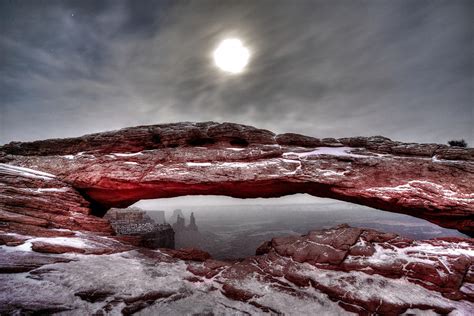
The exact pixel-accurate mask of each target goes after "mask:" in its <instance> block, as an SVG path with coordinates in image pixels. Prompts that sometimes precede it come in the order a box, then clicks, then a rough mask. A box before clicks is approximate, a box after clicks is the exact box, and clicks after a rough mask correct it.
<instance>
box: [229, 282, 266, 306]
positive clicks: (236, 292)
mask: <svg viewBox="0 0 474 316" xmlns="http://www.w3.org/2000/svg"><path fill="white" fill-rule="evenodd" d="M222 294H224V295H225V296H227V297H229V298H231V299H233V300H236V301H243V302H246V301H248V300H250V299H251V298H254V297H256V296H258V295H257V294H255V293H251V292H249V291H246V290H242V289H238V288H236V287H235V286H232V285H230V284H227V283H226V284H224V285H223V286H222Z"/></svg>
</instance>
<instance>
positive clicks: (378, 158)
mask: <svg viewBox="0 0 474 316" xmlns="http://www.w3.org/2000/svg"><path fill="white" fill-rule="evenodd" d="M0 162H1V163H2V165H1V166H0V173H1V178H2V180H1V181H2V182H3V184H4V185H2V186H0V207H1V214H2V215H1V217H0V220H2V221H5V222H11V223H20V224H22V225H24V224H26V225H36V226H38V227H56V228H61V227H76V228H78V229H86V230H96V231H107V230H108V228H107V224H106V222H103V221H101V220H100V219H99V218H97V217H93V216H90V214H91V213H94V214H95V215H101V214H102V213H103V212H104V211H105V210H106V209H107V208H109V207H124V206H128V205H131V204H133V203H134V202H136V201H138V200H140V199H148V198H164V197H174V196H180V195H193V194H213V195H228V196H233V197H239V198H255V197H276V196H282V195H288V194H294V193H308V194H311V195H314V196H320V197H329V198H334V199H339V200H344V201H349V202H354V203H358V204H362V205H367V206H371V207H375V208H378V209H381V210H386V211H391V212H398V213H404V214H409V215H412V216H415V217H419V218H424V219H426V220H429V221H431V222H433V223H436V224H438V225H440V226H443V227H448V228H456V229H458V230H460V231H462V232H465V233H467V234H470V235H473V233H474V220H473V215H474V149H472V148H467V149H464V148H451V147H448V146H445V145H437V144H407V143H401V142H395V141H392V140H390V139H388V138H385V137H381V136H375V137H354V138H342V139H332V138H325V139H318V138H313V137H308V136H303V135H298V134H280V135H275V134H274V133H272V132H270V131H267V130H262V129H257V128H254V127H251V126H245V125H239V124H233V123H222V124H220V123H215V122H204V123H176V124H163V125H152V126H139V127H133V128H126V129H122V130H118V131H113V132H104V133H98V134H90V135H85V136H82V137H77V138H67V139H51V140H44V141H36V142H29V143H15V142H13V143H10V144H7V145H4V146H2V147H0ZM17 167H23V168H28V169H32V170H26V171H25V170H23V171H22V169H18V168H17ZM35 170H36V171H41V172H47V173H49V174H50V175H47V176H44V175H41V173H36V176H33V177H32V176H31V175H30V176H28V175H27V174H28V173H33V175H35V172H36V171H35ZM25 174H26V176H25ZM41 177H43V178H41ZM48 178H49V180H48ZM52 183H54V184H52ZM55 188H56V189H57V190H52V189H55ZM48 189H50V190H48ZM35 190H36V191H35ZM18 201H22V202H18ZM61 203H62V204H63V205H62V206H61ZM52 205H53V206H54V207H52ZM51 209H54V211H51ZM73 223H74V225H76V226H74V225H73Z"/></svg>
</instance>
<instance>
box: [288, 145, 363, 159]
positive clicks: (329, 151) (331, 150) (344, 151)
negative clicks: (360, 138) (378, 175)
mask: <svg viewBox="0 0 474 316" xmlns="http://www.w3.org/2000/svg"><path fill="white" fill-rule="evenodd" d="M355 149H357V148H354V147H318V148H317V149H315V150H313V151H309V152H287V153H284V154H283V157H284V158H291V157H295V156H296V157H298V158H307V157H312V156H320V155H330V156H349V157H364V158H366V157H370V156H366V155H358V154H353V153H351V152H350V151H351V150H355Z"/></svg>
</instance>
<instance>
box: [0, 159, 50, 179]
mask: <svg viewBox="0 0 474 316" xmlns="http://www.w3.org/2000/svg"><path fill="white" fill-rule="evenodd" d="M0 170H3V171H4V172H6V173H7V174H17V175H21V176H24V177H27V178H36V179H43V180H51V179H53V178H55V177H56V176H55V175H53V174H50V173H46V172H43V171H39V170H33V169H29V168H24V167H19V166H13V165H7V164H4V163H0Z"/></svg>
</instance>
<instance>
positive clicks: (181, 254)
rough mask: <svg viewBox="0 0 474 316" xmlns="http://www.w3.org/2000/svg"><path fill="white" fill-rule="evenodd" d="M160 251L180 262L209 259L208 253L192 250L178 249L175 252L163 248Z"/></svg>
mask: <svg viewBox="0 0 474 316" xmlns="http://www.w3.org/2000/svg"><path fill="white" fill-rule="evenodd" d="M160 250H161V251H162V252H164V253H167V254H169V255H170V256H172V257H173V258H179V259H181V260H191V261H206V260H207V259H210V258H211V255H210V254H209V253H207V252H205V251H202V250H199V249H194V248H180V249H177V250H174V249H167V248H166V249H165V248H163V249H160Z"/></svg>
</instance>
